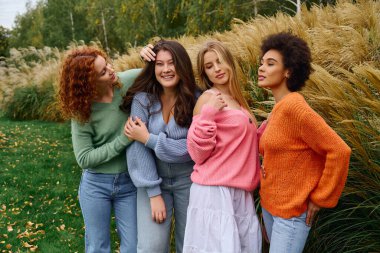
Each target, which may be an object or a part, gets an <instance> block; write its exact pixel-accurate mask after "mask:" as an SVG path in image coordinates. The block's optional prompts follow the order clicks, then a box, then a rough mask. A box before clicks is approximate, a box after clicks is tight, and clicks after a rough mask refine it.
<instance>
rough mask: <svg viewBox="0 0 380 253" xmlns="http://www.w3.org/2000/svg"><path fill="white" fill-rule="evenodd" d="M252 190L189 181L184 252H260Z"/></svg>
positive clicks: (259, 236)
mask: <svg viewBox="0 0 380 253" xmlns="http://www.w3.org/2000/svg"><path fill="white" fill-rule="evenodd" d="M261 243H262V237H261V230H260V224H259V221H258V218H257V215H256V211H255V207H254V201H253V197H252V194H251V193H249V192H246V191H244V190H241V189H237V188H231V187H224V186H204V185H198V184H194V183H193V184H192V186H191V189H190V202H189V207H188V209H187V222H186V230H185V240H184V249H183V253H261Z"/></svg>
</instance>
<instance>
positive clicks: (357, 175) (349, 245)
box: [0, 0, 380, 252]
mask: <svg viewBox="0 0 380 253" xmlns="http://www.w3.org/2000/svg"><path fill="white" fill-rule="evenodd" d="M379 13H380V1H372V0H357V1H348V0H340V1H337V4H336V5H335V6H326V7H320V6H312V8H311V9H310V10H307V9H306V7H305V6H303V8H302V11H301V14H300V15H298V16H294V17H291V16H288V15H285V14H283V13H281V12H280V13H278V14H277V15H276V16H274V17H257V18H255V19H252V20H250V21H248V22H242V21H240V20H234V24H233V26H232V30H231V31H227V32H223V33H218V32H215V33H212V34H208V35H204V36H198V37H189V36H183V37H180V38H176V39H177V40H178V41H179V42H180V43H182V44H183V45H184V46H185V48H186V49H187V51H188V52H189V54H190V57H191V59H192V61H193V63H194V65H193V67H194V70H196V69H195V67H196V66H195V62H196V55H197V52H198V50H199V48H200V46H201V45H202V44H203V43H204V42H205V41H207V40H210V39H213V40H220V41H222V42H224V43H225V44H226V45H227V46H228V47H229V48H230V50H231V51H232V52H233V54H234V56H235V58H236V60H237V63H238V65H239V67H240V71H241V75H240V79H241V83H242V88H243V90H244V92H245V95H246V97H247V99H248V100H249V102H250V105H251V107H252V110H253V111H254V112H255V114H256V116H257V117H258V119H259V120H262V119H265V117H266V116H267V114H268V113H269V112H270V110H271V108H272V107H273V104H274V102H273V98H272V96H271V93H270V91H266V90H262V89H259V88H258V87H257V74H256V73H257V68H258V65H259V58H260V44H261V41H262V39H263V38H264V37H266V36H267V35H269V34H272V33H276V32H280V31H291V32H293V33H294V34H296V35H298V36H300V37H301V38H303V39H305V40H306V41H307V42H308V43H309V45H310V48H311V50H312V57H313V68H314V70H315V71H314V73H313V74H312V75H311V78H310V80H309V81H308V83H307V86H306V87H305V89H304V90H303V91H302V93H303V94H304V95H305V97H306V98H307V101H308V102H309V103H310V105H311V106H312V107H313V108H314V109H315V110H316V111H317V112H318V113H320V114H321V115H322V117H323V118H324V119H325V120H326V121H327V122H328V124H329V125H330V126H331V127H333V128H334V129H335V130H336V131H337V133H338V134H339V135H340V136H341V137H342V138H343V139H344V140H345V141H346V142H347V143H348V145H349V146H350V147H351V148H352V150H353V152H352V156H351V162H350V171H349V175H348V181H347V184H346V187H345V190H344V192H343V195H342V197H341V200H340V202H339V204H338V206H337V207H336V208H334V209H329V210H322V211H321V212H320V215H319V217H318V220H317V222H316V223H315V225H314V226H313V229H312V231H311V233H310V236H309V239H308V243H307V245H306V250H305V251H306V252H380V240H379V238H380V161H379V160H380V151H379V150H380V133H379V130H380V102H379V101H380V15H379ZM50 50H51V51H54V50H53V49H50ZM139 50H140V48H139V47H138V48H132V49H130V50H129V52H128V53H127V54H125V55H121V56H117V57H115V59H114V64H115V68H116V69H117V70H124V69H128V68H137V67H141V66H142V65H143V62H142V61H141V60H140V58H139V55H138V51H139ZM32 51H33V50H32ZM54 55H56V56H55V57H51V58H49V59H48V58H46V59H42V60H36V59H31V61H32V62H33V64H26V63H25V60H24V62H23V61H21V62H19V63H18V64H15V63H12V59H13V58H12V57H14V56H11V58H10V59H11V60H9V59H7V61H9V62H10V63H9V64H8V63H7V64H8V66H2V67H0V81H1V82H0V99H1V101H2V104H1V108H2V110H5V111H6V112H7V115H8V116H10V117H13V118H21V119H24V118H29V117H31V115H33V117H36V118H39V119H45V120H59V117H58V116H57V115H59V114H58V113H55V112H56V111H58V110H57V109H56V108H55V107H56V103H55V95H54V94H55V92H56V89H57V88H56V87H57V73H58V66H59V62H60V60H61V54H60V53H59V52H56V53H55V54H54ZM16 58H17V57H16ZM17 59H18V58H17ZM3 65H4V64H3ZM28 94H29V95H28ZM25 96H26V97H27V98H28V99H26V98H25ZM37 100H38V101H41V100H45V101H46V102H44V103H38V102H35V101H37ZM20 108H22V110H21V109H20ZM28 108H29V109H28ZM24 110H29V113H22V111H24ZM35 112H36V113H35ZM316 138H317V137H316Z"/></svg>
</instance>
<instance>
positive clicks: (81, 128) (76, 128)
mask: <svg viewBox="0 0 380 253" xmlns="http://www.w3.org/2000/svg"><path fill="white" fill-rule="evenodd" d="M94 134H95V133H93V130H92V127H91V125H90V124H88V123H85V124H81V123H78V122H77V121H75V120H72V121H71V135H72V141H73V148H74V154H75V158H76V160H77V162H78V164H79V166H80V167H81V168H83V169H85V168H95V167H96V166H98V165H100V164H102V163H105V162H108V161H109V160H111V159H112V158H114V157H116V156H117V155H119V154H120V153H121V152H123V151H124V149H125V147H126V146H127V145H128V144H130V141H129V140H128V138H127V136H125V135H124V133H122V134H120V135H119V136H118V137H116V138H115V139H114V140H113V141H111V142H108V143H105V144H104V145H102V146H100V147H95V146H94V144H93V142H92V136H93V135H94Z"/></svg>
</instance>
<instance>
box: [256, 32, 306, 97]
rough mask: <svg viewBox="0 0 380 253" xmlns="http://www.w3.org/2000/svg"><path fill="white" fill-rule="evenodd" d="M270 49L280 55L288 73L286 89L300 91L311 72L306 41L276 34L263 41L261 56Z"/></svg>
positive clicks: (283, 33)
mask: <svg viewBox="0 0 380 253" xmlns="http://www.w3.org/2000/svg"><path fill="white" fill-rule="evenodd" d="M271 49H273V50H277V51H278V52H279V53H280V54H281V55H282V58H283V63H284V67H285V69H288V70H289V72H290V76H289V78H288V79H287V82H286V85H287V87H288V89H289V90H290V91H299V90H301V89H302V87H303V86H305V82H306V80H307V79H309V76H310V74H311V72H312V71H313V69H312V67H311V52H310V48H309V46H308V45H307V43H306V41H304V40H303V39H301V38H299V37H297V36H295V35H293V34H291V33H289V32H281V33H276V34H272V35H269V36H268V37H267V38H265V39H264V41H263V43H262V45H261V54H262V55H261V56H264V54H265V53H266V52H268V51H269V50H271Z"/></svg>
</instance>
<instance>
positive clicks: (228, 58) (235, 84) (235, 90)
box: [197, 41, 253, 116]
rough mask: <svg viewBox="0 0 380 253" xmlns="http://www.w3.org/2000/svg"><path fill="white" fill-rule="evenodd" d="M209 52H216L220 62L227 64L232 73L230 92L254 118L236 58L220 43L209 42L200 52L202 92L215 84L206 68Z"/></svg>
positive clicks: (199, 73) (198, 63) (198, 65)
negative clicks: (240, 83)
mask: <svg viewBox="0 0 380 253" xmlns="http://www.w3.org/2000/svg"><path fill="white" fill-rule="evenodd" d="M209 51H212V52H215V53H216V55H217V56H218V58H219V61H220V62H224V63H226V65H227V67H228V69H229V72H230V73H229V74H230V75H229V76H230V80H229V87H228V88H229V90H230V93H231V96H232V97H233V98H234V99H235V100H236V101H237V102H238V103H239V104H240V105H241V106H242V107H243V108H245V109H246V110H247V111H248V112H249V113H250V114H251V115H252V116H253V114H252V112H251V110H250V108H249V106H248V103H247V101H246V100H245V98H244V96H243V93H242V91H241V87H240V85H239V81H238V75H237V70H236V63H235V60H234V57H233V56H232V54H231V52H230V51H229V50H228V49H227V48H226V47H225V46H224V45H223V44H222V43H221V42H219V41H208V42H206V43H205V44H204V45H203V47H202V48H201V49H200V50H199V53H198V59H197V68H198V75H199V87H200V88H201V89H202V90H206V89H210V88H212V87H213V83H212V82H211V81H210V79H209V78H208V77H207V74H206V71H205V66H204V55H205V54H206V53H207V52H209Z"/></svg>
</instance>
